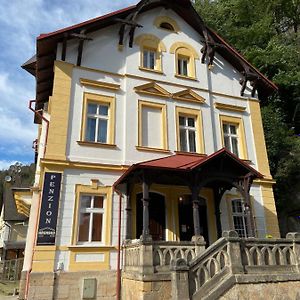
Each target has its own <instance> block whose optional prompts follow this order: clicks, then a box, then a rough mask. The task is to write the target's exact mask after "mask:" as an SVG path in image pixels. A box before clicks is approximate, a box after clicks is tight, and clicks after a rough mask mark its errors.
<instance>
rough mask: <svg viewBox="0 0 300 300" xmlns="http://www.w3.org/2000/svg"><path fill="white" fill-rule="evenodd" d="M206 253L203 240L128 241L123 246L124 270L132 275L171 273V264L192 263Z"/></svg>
mask: <svg viewBox="0 0 300 300" xmlns="http://www.w3.org/2000/svg"><path fill="white" fill-rule="evenodd" d="M204 251H205V242H204V239H203V238H200V239H194V240H193V241H191V242H167V241H140V240H137V241H127V242H126V243H125V244H124V246H123V253H124V264H123V270H124V271H125V272H131V273H136V272H137V273H141V274H154V273H166V272H168V273H170V266H171V262H172V261H173V260H176V259H184V260H185V261H186V262H190V261H191V260H193V259H194V258H196V256H197V255H199V254H200V253H202V252H204Z"/></svg>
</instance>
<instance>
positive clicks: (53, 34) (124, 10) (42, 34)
mask: <svg viewBox="0 0 300 300" xmlns="http://www.w3.org/2000/svg"><path fill="white" fill-rule="evenodd" d="M135 7H136V5H131V6H128V7H125V8H123V9H119V10H116V11H113V12H111V13H109V14H106V15H103V16H100V17H96V18H93V19H90V20H87V21H84V22H81V23H78V24H75V25H72V26H69V27H65V28H62V29H59V30H56V31H53V32H49V33H41V34H40V35H39V36H38V38H37V40H43V39H46V38H48V37H51V36H55V35H57V34H60V33H64V32H67V31H70V30H74V29H78V28H81V27H83V26H85V25H89V24H93V23H95V22H98V21H102V20H105V19H107V18H110V17H113V16H115V15H118V14H120V13H123V12H126V11H128V10H131V9H133V8H135Z"/></svg>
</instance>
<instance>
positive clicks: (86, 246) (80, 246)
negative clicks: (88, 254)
mask: <svg viewBox="0 0 300 300" xmlns="http://www.w3.org/2000/svg"><path fill="white" fill-rule="evenodd" d="M86 248H93V249H115V248H116V247H114V246H105V245H93V244H84V245H70V246H68V249H70V250H72V249H74V250H76V249H86Z"/></svg>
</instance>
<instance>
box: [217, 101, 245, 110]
mask: <svg viewBox="0 0 300 300" xmlns="http://www.w3.org/2000/svg"><path fill="white" fill-rule="evenodd" d="M215 108H217V109H221V110H230V111H237V112H244V111H245V110H246V107H245V106H238V105H231V104H225V103H220V102H216V103H215Z"/></svg>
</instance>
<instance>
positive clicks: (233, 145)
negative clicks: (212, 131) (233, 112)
mask: <svg viewBox="0 0 300 300" xmlns="http://www.w3.org/2000/svg"><path fill="white" fill-rule="evenodd" d="M220 130H221V138H222V139H221V143H222V145H223V147H225V148H226V149H228V151H230V152H232V153H233V154H235V155H236V156H238V157H239V158H241V159H248V155H247V143H246V136H245V129H244V122H243V119H242V118H241V117H232V116H225V115H220Z"/></svg>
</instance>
